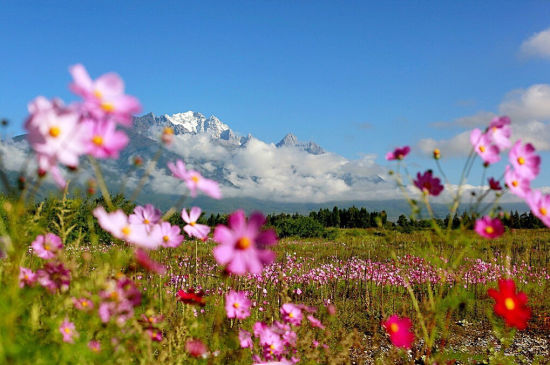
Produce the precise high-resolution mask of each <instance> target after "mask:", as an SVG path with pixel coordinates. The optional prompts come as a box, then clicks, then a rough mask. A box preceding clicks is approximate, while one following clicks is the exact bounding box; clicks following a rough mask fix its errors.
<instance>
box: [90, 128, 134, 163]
mask: <svg viewBox="0 0 550 365" xmlns="http://www.w3.org/2000/svg"><path fill="white" fill-rule="evenodd" d="M84 123H85V124H87V125H88V127H87V128H88V129H89V130H90V131H91V132H90V135H89V137H88V140H87V148H86V150H87V153H88V154H90V155H92V156H94V157H96V158H118V155H119V152H120V150H122V149H123V148H124V147H126V145H127V144H128V142H129V139H128V136H127V135H126V133H124V132H122V131H117V130H116V124H115V122H114V121H99V122H95V121H92V120H88V121H86V122H84Z"/></svg>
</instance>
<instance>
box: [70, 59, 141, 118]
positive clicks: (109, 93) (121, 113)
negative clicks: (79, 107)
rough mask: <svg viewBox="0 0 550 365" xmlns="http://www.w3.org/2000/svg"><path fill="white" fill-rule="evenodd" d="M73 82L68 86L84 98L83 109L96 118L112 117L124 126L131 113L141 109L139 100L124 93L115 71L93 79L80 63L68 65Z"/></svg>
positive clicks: (120, 80) (121, 82) (122, 84)
mask: <svg viewBox="0 0 550 365" xmlns="http://www.w3.org/2000/svg"><path fill="white" fill-rule="evenodd" d="M69 72H70V73H71V75H72V76H73V81H74V82H73V83H71V84H70V85H69V88H70V89H71V90H72V91H73V92H74V93H75V94H77V95H79V96H81V97H82V98H83V99H84V105H83V109H84V110H85V112H87V113H88V114H89V115H90V116H92V117H93V118H94V119H97V120H104V119H106V118H112V119H113V120H115V121H117V122H119V123H121V124H124V125H126V126H131V125H132V115H133V114H136V113H139V112H140V111H141V105H140V104H139V101H138V100H137V99H136V98H134V97H133V96H130V95H126V94H124V81H122V79H121V78H120V77H119V76H118V75H117V74H115V73H107V74H104V75H102V76H100V77H99V78H98V79H97V80H95V81H93V80H92V79H91V78H90V75H89V74H88V71H86V69H85V68H84V66H82V65H81V64H77V65H74V66H72V67H70V69H69Z"/></svg>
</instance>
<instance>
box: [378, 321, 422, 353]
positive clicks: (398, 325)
mask: <svg viewBox="0 0 550 365" xmlns="http://www.w3.org/2000/svg"><path fill="white" fill-rule="evenodd" d="M382 326H384V328H385V329H386V332H387V333H388V334H389V335H390V341H391V343H392V344H393V345H394V346H396V347H403V348H406V349H410V348H411V346H412V343H413V341H414V333H412V332H411V328H412V323H411V320H410V319H409V318H407V317H403V318H400V317H399V316H397V315H395V314H394V315H392V316H390V318H388V319H387V320H386V321H385V322H384V323H382Z"/></svg>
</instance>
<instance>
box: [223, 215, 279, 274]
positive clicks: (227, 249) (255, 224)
mask: <svg viewBox="0 0 550 365" xmlns="http://www.w3.org/2000/svg"><path fill="white" fill-rule="evenodd" d="M228 221H229V227H226V226H224V225H218V226H217V227H216V230H215V231H214V240H215V241H216V242H218V243H219V245H217V246H216V247H214V258H215V259H216V261H217V262H218V264H220V265H222V266H225V269H226V270H227V271H228V272H230V273H233V274H237V275H243V274H245V273H247V272H249V273H251V274H259V273H260V272H262V270H263V267H264V265H268V264H270V263H272V262H273V260H274V259H275V253H274V252H273V251H271V250H268V249H266V247H267V246H269V245H273V244H275V243H277V237H276V235H275V232H274V231H273V230H271V229H270V230H264V231H261V230H260V229H261V227H262V226H263V225H264V224H265V217H264V216H263V215H262V214H261V213H252V215H251V216H250V219H249V221H248V223H247V222H246V218H245V215H244V211H242V210H238V211H236V212H234V213H233V214H231V215H230V216H229V219H228Z"/></svg>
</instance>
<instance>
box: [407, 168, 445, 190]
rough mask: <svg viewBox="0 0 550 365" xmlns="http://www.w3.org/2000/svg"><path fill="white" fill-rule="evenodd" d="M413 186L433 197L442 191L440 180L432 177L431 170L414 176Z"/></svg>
mask: <svg viewBox="0 0 550 365" xmlns="http://www.w3.org/2000/svg"><path fill="white" fill-rule="evenodd" d="M414 185H416V187H417V188H419V189H420V190H422V192H423V193H424V194H429V195H433V196H438V195H439V194H440V193H441V192H442V191H443V185H441V180H439V179H438V178H437V177H433V175H432V170H427V171H426V172H425V173H424V174H421V173H420V172H419V173H418V174H416V180H414Z"/></svg>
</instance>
